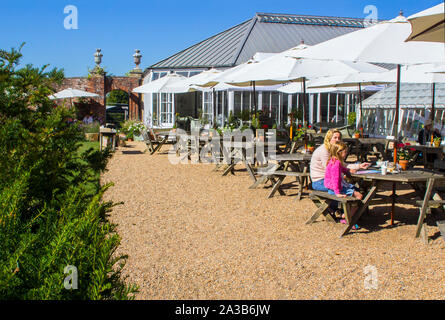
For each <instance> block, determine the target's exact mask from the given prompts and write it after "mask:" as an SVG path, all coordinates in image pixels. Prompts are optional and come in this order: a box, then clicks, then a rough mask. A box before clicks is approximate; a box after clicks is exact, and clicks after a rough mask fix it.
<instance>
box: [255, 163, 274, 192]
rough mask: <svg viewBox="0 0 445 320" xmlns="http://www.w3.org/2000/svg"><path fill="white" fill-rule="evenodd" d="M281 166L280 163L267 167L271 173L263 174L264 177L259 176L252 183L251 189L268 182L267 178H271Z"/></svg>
mask: <svg viewBox="0 0 445 320" xmlns="http://www.w3.org/2000/svg"><path fill="white" fill-rule="evenodd" d="M279 167H280V165H279V164H274V165H273V166H272V167H271V168H270V169H267V172H268V173H269V172H270V174H267V175H263V176H262V177H260V178H258V179H257V180H256V181H255V183H254V184H252V185H251V186H250V187H249V189H256V188H257V187H258V186H259V185H260V184H264V183H266V182H267V180H270V177H271V176H272V175H273V173H274V172H275V171H277V170H278V168H279Z"/></svg>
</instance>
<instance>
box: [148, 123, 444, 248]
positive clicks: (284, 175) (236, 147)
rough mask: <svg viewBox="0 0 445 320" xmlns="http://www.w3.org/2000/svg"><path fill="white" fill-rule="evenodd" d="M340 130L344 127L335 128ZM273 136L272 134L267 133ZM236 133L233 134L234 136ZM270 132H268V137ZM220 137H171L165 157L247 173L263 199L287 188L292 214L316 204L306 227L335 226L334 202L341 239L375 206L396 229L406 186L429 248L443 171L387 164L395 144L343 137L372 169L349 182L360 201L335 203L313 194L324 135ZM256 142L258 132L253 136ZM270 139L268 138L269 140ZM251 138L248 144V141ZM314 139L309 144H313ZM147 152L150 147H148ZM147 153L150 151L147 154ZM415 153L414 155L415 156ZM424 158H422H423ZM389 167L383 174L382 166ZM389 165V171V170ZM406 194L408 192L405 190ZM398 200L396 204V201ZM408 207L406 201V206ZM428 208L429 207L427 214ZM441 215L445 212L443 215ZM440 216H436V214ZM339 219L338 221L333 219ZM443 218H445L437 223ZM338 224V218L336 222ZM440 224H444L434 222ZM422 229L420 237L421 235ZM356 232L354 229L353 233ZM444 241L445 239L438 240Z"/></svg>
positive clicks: (440, 151)
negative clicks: (384, 207)
mask: <svg viewBox="0 0 445 320" xmlns="http://www.w3.org/2000/svg"><path fill="white" fill-rule="evenodd" d="M333 129H335V130H338V131H340V130H341V129H342V128H339V129H337V128H333ZM271 131H272V130H271ZM235 132H236V131H235ZM269 133H272V132H269ZM231 134H232V135H227V133H226V135H224V136H223V137H221V136H220V135H219V134H218V132H217V131H208V130H203V131H201V133H200V135H199V136H195V135H192V134H191V133H186V132H183V133H181V134H178V132H176V131H175V132H170V139H172V140H173V141H177V142H179V141H185V144H183V145H182V147H181V144H180V143H178V144H175V145H173V146H172V147H171V150H170V151H169V152H174V153H175V156H178V157H180V158H181V161H184V160H186V163H187V160H192V159H193V157H195V162H196V163H198V160H197V159H200V162H203V163H214V164H215V166H216V167H215V168H214V169H213V170H210V171H209V174H215V173H211V172H215V171H219V172H220V173H221V176H223V177H226V176H228V175H229V174H230V175H232V176H236V175H237V173H236V172H240V171H241V172H242V171H244V172H247V174H248V176H249V177H250V180H251V185H250V186H249V187H248V189H250V190H255V189H256V190H258V188H265V189H267V190H268V194H267V198H268V199H269V198H272V197H274V196H275V195H276V193H278V194H279V195H280V196H286V190H287V189H289V187H291V186H295V187H297V194H296V195H295V197H294V199H295V200H296V201H297V202H295V207H296V210H298V209H297V208H298V202H299V201H300V200H301V199H302V197H303V198H305V196H306V195H308V196H309V199H311V201H312V202H313V203H314V205H315V210H314V212H313V214H312V215H311V217H310V219H309V220H308V221H307V222H306V224H312V223H314V222H315V221H317V219H318V218H319V217H320V216H324V217H325V219H326V220H327V221H330V222H336V220H335V218H334V217H333V216H332V213H331V214H329V213H328V211H327V210H328V208H329V207H330V205H331V203H332V202H338V203H340V204H341V205H340V210H343V213H344V216H345V220H346V226H345V228H344V230H343V231H341V232H340V233H339V235H340V236H341V237H343V236H345V235H347V234H348V233H350V232H351V230H352V229H354V226H355V225H357V223H358V222H359V221H360V218H361V216H362V215H363V214H370V212H372V210H373V207H374V206H375V205H380V204H382V203H384V204H388V205H389V206H388V210H389V213H390V222H389V223H390V225H393V224H394V216H395V215H396V212H397V211H398V210H396V207H395V205H396V202H397V203H401V202H403V198H398V196H397V192H398V190H399V189H398V188H399V187H400V186H401V185H408V186H409V187H410V188H411V189H412V193H413V194H414V196H415V197H417V198H416V199H417V200H416V201H421V200H422V202H421V203H420V208H419V215H418V223H417V228H418V231H416V233H415V234H413V237H414V236H415V237H419V236H420V235H422V240H423V242H424V243H428V236H426V234H427V231H426V230H425V229H426V224H425V218H426V216H425V215H426V212H427V211H428V210H429V211H428V212H430V211H431V208H430V207H431V205H430V207H429V205H428V203H429V202H430V201H432V202H431V204H434V209H433V211H437V210H439V211H440V210H442V211H443V208H440V206H439V205H438V204H439V202H437V201H433V198H434V199H442V197H441V196H440V192H439V191H438V190H436V189H433V186H434V185H435V184H436V185H437V184H440V182H441V181H445V171H441V170H440V169H436V170H432V163H429V162H423V160H422V161H418V159H417V158H413V159H411V162H410V163H409V164H408V166H407V167H406V168H402V166H401V165H399V164H398V163H396V164H394V162H391V159H392V157H393V152H394V144H395V141H394V140H393V139H381V138H380V139H378V138H344V139H342V140H343V141H345V142H346V143H347V144H348V146H349V155H348V157H347V159H346V160H347V161H348V162H350V163H352V162H354V161H360V162H368V161H370V163H371V164H372V166H371V167H370V168H368V169H367V170H362V171H358V172H356V173H353V174H352V176H351V181H352V182H353V183H354V184H356V186H357V187H358V188H359V189H360V190H362V191H363V194H364V197H363V199H357V198H354V197H350V196H349V197H346V198H339V197H337V196H335V195H331V194H328V193H327V192H321V191H315V190H312V188H311V182H312V181H311V176H310V162H311V157H312V152H313V150H310V148H309V147H308V146H309V145H311V144H312V145H315V146H316V147H318V146H320V145H322V144H323V140H324V137H325V134H326V133H317V134H316V135H310V134H308V135H307V136H302V137H301V139H300V140H297V139H294V140H292V141H291V140H278V141H276V140H274V139H272V138H275V135H273V134H272V135H271V134H267V133H266V134H264V132H263V133H262V135H263V137H265V138H264V139H265V140H264V139H261V140H260V139H259V138H254V136H253V133H251V135H250V136H249V134H245V135H244V136H242V138H243V139H244V142H242V141H241V140H242V139H241V140H240V139H239V138H240V137H237V136H236V135H234V134H233V133H231ZM256 135H257V137H258V135H259V134H258V133H257V134H256ZM268 137H270V138H271V139H270V140H269V139H268ZM249 138H250V140H249ZM167 139H168V135H166V134H165V133H164V138H163V139H162V141H164V142H165V141H167ZM311 139H312V140H311ZM162 145H163V143H162V142H158V144H157V147H155V148H154V149H152V150H154V151H153V152H151V153H150V154H152V155H153V154H154V153H155V152H156V151H159V150H160V149H161V148H162ZM404 147H405V148H410V150H411V151H412V152H414V151H415V152H422V153H423V154H424V155H426V154H429V153H428V150H434V151H432V152H434V154H436V155H438V156H439V158H440V159H442V158H443V149H442V148H440V147H439V148H435V147H426V146H416V145H409V144H407V145H405V146H404ZM149 148H150V147H149ZM149 150H150V149H149ZM416 154H417V153H416ZM424 159H426V157H425V156H424ZM386 164H388V169H386V168H385V174H383V172H382V171H383V169H382V168H381V167H382V165H386ZM391 165H392V168H391ZM405 189H406V188H405ZM388 191H389V192H391V195H389V196H382V195H381V193H382V192H383V193H385V192H388ZM396 198H397V199H398V200H397V201H396ZM408 202H409V201H408ZM352 208H356V209H355V210H356V211H357V212H356V213H355V214H353V215H352V214H351V210H352ZM426 208H429V209H428V210H427V209H426ZM444 213H445V211H444ZM439 216H440V215H439ZM337 218H338V217H337ZM439 219H445V216H443V217H441V218H439ZM337 220H338V219H337ZM438 221H439V224H440V223H442V222H441V220H438ZM420 230H422V232H420ZM352 231H354V230H352ZM442 236H443V237H444V239H445V234H444V235H442Z"/></svg>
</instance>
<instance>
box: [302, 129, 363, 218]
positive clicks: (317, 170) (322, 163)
mask: <svg viewBox="0 0 445 320" xmlns="http://www.w3.org/2000/svg"><path fill="white" fill-rule="evenodd" d="M337 141H341V132H340V131H339V130H337V129H331V130H328V132H326V136H325V138H324V143H323V144H322V145H321V146H319V147H318V148H317V149H315V151H314V153H313V154H312V158H311V164H310V175H311V180H312V189H314V190H317V191H325V192H327V191H328V188H326V187H325V185H324V178H325V173H326V166H327V164H328V162H329V159H330V153H329V150H330V148H331V145H332V144H335V143H336V142H337ZM370 165H371V164H370V163H368V162H364V163H360V164H349V165H347V168H348V169H349V170H350V172H351V173H355V172H356V171H357V170H360V169H367V168H368V167H369V166H370ZM337 208H338V203H337V202H332V203H331V209H332V210H334V211H335V210H336V209H337Z"/></svg>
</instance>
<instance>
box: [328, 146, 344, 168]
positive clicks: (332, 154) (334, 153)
mask: <svg viewBox="0 0 445 320" xmlns="http://www.w3.org/2000/svg"><path fill="white" fill-rule="evenodd" d="M347 149H348V146H347V145H346V143H344V142H343V141H337V142H336V143H334V144H331V147H330V148H329V161H331V159H332V158H335V159H337V160H338V161H340V162H341V164H342V165H343V166H345V160H346V159H343V157H342V156H341V153H342V152H343V151H344V150H347ZM329 161H328V163H329Z"/></svg>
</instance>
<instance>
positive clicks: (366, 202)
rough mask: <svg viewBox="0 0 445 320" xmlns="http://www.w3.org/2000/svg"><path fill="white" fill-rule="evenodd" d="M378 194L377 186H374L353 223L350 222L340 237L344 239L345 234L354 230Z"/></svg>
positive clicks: (355, 215) (353, 217)
mask: <svg viewBox="0 0 445 320" xmlns="http://www.w3.org/2000/svg"><path fill="white" fill-rule="evenodd" d="M376 193H377V186H375V185H374V186H372V188H371V189H370V190H369V192H368V194H367V195H366V197H365V199H364V200H362V205H361V206H360V207H359V209H358V210H357V211H356V212H355V214H354V215H353V216H352V218H351V221H350V222H349V224H348V226H347V227H346V229H345V230H344V231H343V233H342V234H341V235H340V237H343V236H344V235H345V234H347V233H348V232H349V231H350V230H351V229H352V227H353V226H354V225H355V224H356V223H357V222H358V220H359V219H360V217H361V215H362V214H363V212H365V210H366V208H367V207H368V206H369V203H370V201H371V200H372V199H373V198H374V196H375V194H376ZM345 215H346V212H345ZM346 216H347V215H346Z"/></svg>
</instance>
